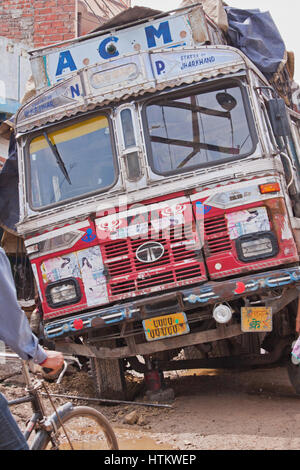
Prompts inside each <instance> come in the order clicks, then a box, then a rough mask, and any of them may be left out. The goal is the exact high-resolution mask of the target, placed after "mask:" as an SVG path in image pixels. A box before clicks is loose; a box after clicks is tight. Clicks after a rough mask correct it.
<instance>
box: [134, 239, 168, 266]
mask: <svg viewBox="0 0 300 470" xmlns="http://www.w3.org/2000/svg"><path fill="white" fill-rule="evenodd" d="M164 254H165V249H164V247H163V245H162V244H161V243H158V242H147V243H144V244H143V245H141V246H140V247H139V248H138V249H137V251H136V253H135V256H136V258H137V259H138V260H139V261H140V262H141V263H155V262H156V261H158V260H160V259H161V258H162V257H163V255H164Z"/></svg>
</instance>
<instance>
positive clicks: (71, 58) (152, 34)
mask: <svg viewBox="0 0 300 470" xmlns="http://www.w3.org/2000/svg"><path fill="white" fill-rule="evenodd" d="M192 44H193V39H192V31H191V28H190V26H189V22H188V16H187V15H182V14H181V15H179V16H178V15H177V16H174V17H170V18H168V17H167V18H166V19H159V20H156V21H153V22H148V23H144V24H142V25H139V26H135V27H134V28H128V29H125V30H121V31H118V32H117V33H111V34H106V35H104V36H99V37H95V38H91V39H88V40H86V41H82V42H78V43H74V44H73V45H71V46H70V47H68V48H66V49H63V50H56V51H52V52H49V53H48V54H47V55H45V56H44V63H45V67H46V74H47V80H48V85H53V84H54V83H56V82H58V81H59V80H61V79H62V78H65V77H66V76H68V75H70V74H71V73H73V72H76V71H77V70H80V69H82V68H84V67H86V66H88V65H92V64H99V63H103V62H106V61H107V60H109V59H112V58H115V57H119V56H124V55H125V54H128V53H133V52H141V51H147V50H153V49H155V48H161V47H175V46H188V45H192Z"/></svg>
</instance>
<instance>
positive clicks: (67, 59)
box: [56, 51, 77, 76]
mask: <svg viewBox="0 0 300 470" xmlns="http://www.w3.org/2000/svg"><path fill="white" fill-rule="evenodd" d="M65 69H70V72H74V70H77V67H76V65H75V62H74V60H73V57H72V55H71V52H70V51H64V52H61V53H60V54H59V59H58V65H57V70H56V76H58V75H61V74H62V73H63V72H64V70H65Z"/></svg>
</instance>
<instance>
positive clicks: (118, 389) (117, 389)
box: [90, 341, 126, 400]
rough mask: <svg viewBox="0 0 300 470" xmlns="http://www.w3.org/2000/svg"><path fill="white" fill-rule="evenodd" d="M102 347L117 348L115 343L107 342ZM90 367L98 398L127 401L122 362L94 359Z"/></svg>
mask: <svg viewBox="0 0 300 470" xmlns="http://www.w3.org/2000/svg"><path fill="white" fill-rule="evenodd" d="M102 345H103V346H104V347H105V346H106V347H110V348H112V347H114V346H115V341H107V342H105V344H104V343H102V344H101V346H102ZM90 366H91V372H92V376H93V380H94V383H95V389H96V394H97V397H98V398H108V399H112V400H124V399H126V383H125V376H124V370H123V363H122V361H121V360H119V359H99V358H94V357H93V358H91V360H90Z"/></svg>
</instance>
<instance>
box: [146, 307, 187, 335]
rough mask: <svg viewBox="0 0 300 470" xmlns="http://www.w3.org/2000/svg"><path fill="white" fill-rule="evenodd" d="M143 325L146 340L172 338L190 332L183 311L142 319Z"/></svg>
mask: <svg viewBox="0 0 300 470" xmlns="http://www.w3.org/2000/svg"><path fill="white" fill-rule="evenodd" d="M143 327H144V331H145V335H146V339H147V341H157V340H160V339H165V338H172V337H174V336H181V335H186V334H187V333H189V332H190V328H189V325H188V323H187V318H186V315H185V313H184V312H180V313H174V314H172V315H164V316H161V317H155V318H149V319H147V320H144V321H143Z"/></svg>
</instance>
